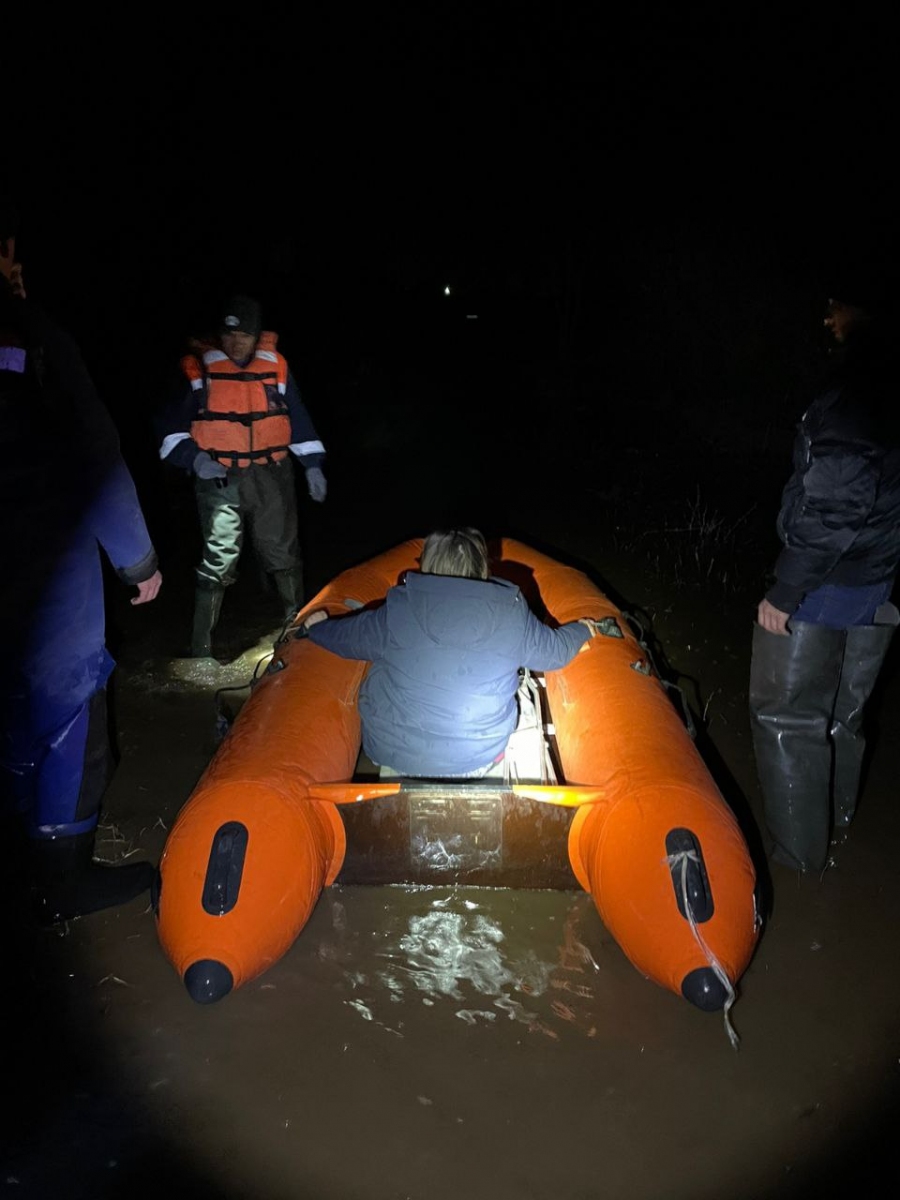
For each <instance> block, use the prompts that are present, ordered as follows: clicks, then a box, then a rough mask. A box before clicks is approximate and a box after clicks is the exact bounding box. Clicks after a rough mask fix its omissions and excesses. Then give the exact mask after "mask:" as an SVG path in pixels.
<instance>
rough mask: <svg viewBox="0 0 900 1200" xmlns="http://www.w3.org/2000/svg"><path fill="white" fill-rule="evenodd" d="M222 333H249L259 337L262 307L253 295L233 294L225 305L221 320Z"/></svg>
mask: <svg viewBox="0 0 900 1200" xmlns="http://www.w3.org/2000/svg"><path fill="white" fill-rule="evenodd" d="M220 332H221V333H249V334H250V335H251V336H252V337H259V335H260V333H261V332H262V309H261V308H260V306H259V301H258V300H254V299H253V297H252V296H232V297H231V299H230V300H229V301H228V303H227V304H226V306H225V312H224V314H223V316H222V320H221V322H220Z"/></svg>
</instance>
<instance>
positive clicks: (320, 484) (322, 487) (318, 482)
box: [306, 467, 328, 504]
mask: <svg viewBox="0 0 900 1200" xmlns="http://www.w3.org/2000/svg"><path fill="white" fill-rule="evenodd" d="M306 486H307V487H308V488H309V494H310V496H311V497H312V499H313V500H315V502H316V504H321V503H322V501H323V500H324V499H325V496H326V494H327V492H328V484H327V483H326V482H325V476H324V475H323V474H322V472H321V471H320V470H319V468H318V467H310V468H309V470H308V471H307V472H306Z"/></svg>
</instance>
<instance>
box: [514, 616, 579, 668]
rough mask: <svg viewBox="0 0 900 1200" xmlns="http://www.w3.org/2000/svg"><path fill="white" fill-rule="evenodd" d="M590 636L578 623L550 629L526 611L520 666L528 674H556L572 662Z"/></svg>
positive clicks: (573, 622)
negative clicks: (526, 668)
mask: <svg viewBox="0 0 900 1200" xmlns="http://www.w3.org/2000/svg"><path fill="white" fill-rule="evenodd" d="M590 636H591V631H590V629H589V628H588V627H587V625H582V623H581V622H580V621H569V622H568V623H567V624H565V625H560V626H559V628H558V629H551V627H550V626H549V625H545V624H544V623H543V621H539V620H538V618H537V617H536V616H535V615H534V613H533V612H531V611H530V610H529V609H526V619H525V629H524V636H523V641H522V662H521V664H520V665H521V666H523V667H528V669H529V670H531V671H557V670H559V669H560V668H561V667H564V666H565V665H566V663H568V662H571V661H572V659H573V658H574V657H575V655H576V654H577V653H578V651H579V650H580V649H581V647H582V646H583V645H584V643H585V642H586V641H587V640H588V638H589V637H590Z"/></svg>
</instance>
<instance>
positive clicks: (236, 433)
mask: <svg viewBox="0 0 900 1200" xmlns="http://www.w3.org/2000/svg"><path fill="white" fill-rule="evenodd" d="M277 341H278V335H277V334H276V333H272V332H270V331H264V332H263V333H261V334H260V335H259V340H258V341H257V343H256V349H255V350H254V352H253V358H251V360H250V362H248V363H247V365H246V366H244V367H241V366H239V365H238V364H237V363H235V362H232V360H231V359H230V358H229V357H228V355H227V354H225V353H224V351H222V350H219V349H218V347H215V346H209V345H207V346H206V348H205V349H204V348H203V345H202V344H200V345H198V347H197V348H198V350H202V354H201V355H200V356H199V357H198V355H197V354H188V355H185V357H184V358H183V359H182V360H181V369H182V370H183V371H184V373H185V375H186V376H187V378H188V379H189V381H190V384H191V388H192V389H193V390H194V391H195V392H197V393H199V407H198V410H197V415H196V416H195V417H194V420H193V422H192V423H191V437H192V438H193V439H194V441H195V442H196V443H197V445H198V446H199V447H200V449H201V450H205V451H206V452H207V454H209V455H211V457H212V458H215V459H217V460H218V461H220V462H222V463H224V465H225V466H228V467H249V466H250V464H251V463H268V462H278V460H279V459H282V458H285V457H286V456H287V454H288V447H289V445H290V441H291V419H290V415H289V413H288V407H287V402H286V401H285V398H284V397H285V392H286V391H287V378H288V365H287V360H286V359H285V358H284V356H283V355H281V354H279V353H278V351H277V350H276V349H275V346H276V343H277Z"/></svg>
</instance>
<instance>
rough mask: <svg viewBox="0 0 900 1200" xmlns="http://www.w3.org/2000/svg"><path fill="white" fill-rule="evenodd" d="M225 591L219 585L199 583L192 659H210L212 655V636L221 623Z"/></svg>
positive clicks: (195, 607) (195, 598)
mask: <svg viewBox="0 0 900 1200" xmlns="http://www.w3.org/2000/svg"><path fill="white" fill-rule="evenodd" d="M224 595H225V589H224V587H222V585H221V584H217V583H207V584H203V583H198V584H197V590H196V591H195V593H194V628H193V632H192V634H191V657H192V658H209V657H210V656H211V654H212V635H213V632H214V630H215V628H216V625H217V624H218V623H219V614H220V613H221V611H222V599H223V597H224Z"/></svg>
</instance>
